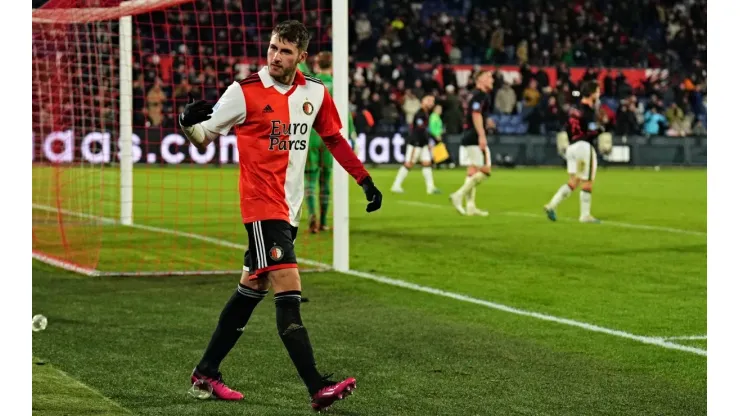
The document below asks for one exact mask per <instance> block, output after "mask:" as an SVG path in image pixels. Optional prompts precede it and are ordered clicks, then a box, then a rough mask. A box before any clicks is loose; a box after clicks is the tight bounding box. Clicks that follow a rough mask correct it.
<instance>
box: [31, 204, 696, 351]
mask: <svg viewBox="0 0 740 416" xmlns="http://www.w3.org/2000/svg"><path fill="white" fill-rule="evenodd" d="M34 208H36V209H49V210H56V208H54V207H49V206H45V207H42V206H37V205H34ZM65 214H68V215H75V214H74V213H73V212H65ZM85 215H87V214H85ZM128 227H133V228H139V229H142V230H147V231H151V232H157V233H162V234H170V235H176V236H179V237H186V238H192V239H196V240H200V241H203V242H208V243H212V244H214V245H220V246H222V247H230V248H234V249H239V250H244V246H243V245H242V244H236V243H234V242H231V241H227V240H221V239H217V238H212V237H207V236H204V235H200V234H195V233H187V232H183V231H178V230H173V229H169V228H159V227H154V226H150V225H128ZM298 262H300V263H305V264H309V265H313V266H318V267H326V268H328V269H329V270H331V266H330V265H328V264H325V263H321V262H317V261H314V260H309V259H301V258H299V259H298ZM334 271H335V272H337V273H342V274H346V275H350V276H355V277H359V278H362V279H367V280H372V281H374V282H378V283H383V284H386V285H390V286H396V287H400V288H404V289H410V290H414V291H417V292H423V293H428V294H432V295H437V296H442V297H446V298H449V299H455V300H457V301H461V302H466V303H471V304H475V305H479V306H484V307H487V308H490V309H495V310H498V311H501V312H506V313H510V314H514V315H519V316H526V317H529V318H534V319H538V320H542V321H548V322H554V323H557V324H560V325H566V326H571V327H576V328H581V329H584V330H586V331H590V332H598V333H601V334H606V335H611V336H615V337H619V338H625V339H630V340H633V341H637V342H640V343H643V344H647V345H653V346H657V347H661V348H665V349H670V350H677V351H683V352H688V353H691V354H696V355H701V356H704V357H706V356H707V351H706V350H704V349H701V348H696V347H690V346H686V345H681V344H677V343H674V342H671V341H668V340H666V339H663V338H658V337H648V336H642V335H635V334H631V333H629V332H625V331H620V330H616V329H611V328H606V327H602V326H598V325H594V324H590V323H587V322H580V321H576V320H573V319H568V318H561V317H558V316H553V315H548V314H545V313H540V312H533V311H528V310H525V309H519V308H514V307H511V306H508V305H504V304H501V303H496V302H491V301H487V300H483V299H477V298H474V297H471V296H467V295H463V294H459V293H454V292H448V291H446V290H440V289H435V288H433V287H429V286H422V285H417V284H416V283H411V282H407V281H405V280H400V279H394V278H391V277H386V276H381V275H377V274H373V273H366V272H361V271H358V270H347V271H336V270H334Z"/></svg>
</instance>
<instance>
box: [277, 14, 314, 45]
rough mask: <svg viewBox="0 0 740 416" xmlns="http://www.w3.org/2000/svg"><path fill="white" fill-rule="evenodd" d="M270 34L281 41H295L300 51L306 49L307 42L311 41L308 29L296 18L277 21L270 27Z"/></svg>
mask: <svg viewBox="0 0 740 416" xmlns="http://www.w3.org/2000/svg"><path fill="white" fill-rule="evenodd" d="M272 35H273V36H277V37H278V39H280V40H281V41H283V42H290V43H295V44H296V46H298V49H299V50H301V51H305V50H306V49H308V42H310V41H311V34H310V33H308V29H306V26H304V25H303V23H301V22H299V21H297V20H286V21H284V22H280V23H278V25H277V26H275V28H274V29H272Z"/></svg>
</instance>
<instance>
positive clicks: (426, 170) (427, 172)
mask: <svg viewBox="0 0 740 416" xmlns="http://www.w3.org/2000/svg"><path fill="white" fill-rule="evenodd" d="M421 174H422V175H424V182H426V184H427V192H432V191H433V190H434V177H433V176H432V167H431V166H424V167H423V168H421Z"/></svg>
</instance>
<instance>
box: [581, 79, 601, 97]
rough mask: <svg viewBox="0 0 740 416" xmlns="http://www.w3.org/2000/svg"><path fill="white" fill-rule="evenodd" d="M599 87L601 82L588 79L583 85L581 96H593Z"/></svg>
mask: <svg viewBox="0 0 740 416" xmlns="http://www.w3.org/2000/svg"><path fill="white" fill-rule="evenodd" d="M598 88H599V82H598V81H587V82H584V83H583V87H581V97H582V98H591V96H592V95H594V93H595V92H596V90H597V89H598Z"/></svg>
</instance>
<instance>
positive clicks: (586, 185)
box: [581, 181, 594, 192]
mask: <svg viewBox="0 0 740 416" xmlns="http://www.w3.org/2000/svg"><path fill="white" fill-rule="evenodd" d="M593 186H594V183H593V181H583V183H582V184H581V189H583V190H584V191H586V192H591V190H592V189H593Z"/></svg>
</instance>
